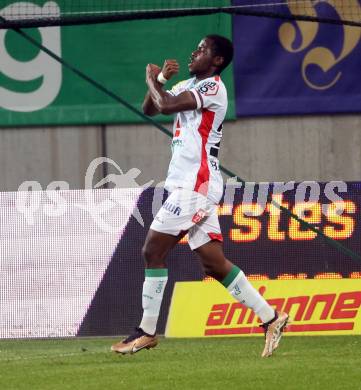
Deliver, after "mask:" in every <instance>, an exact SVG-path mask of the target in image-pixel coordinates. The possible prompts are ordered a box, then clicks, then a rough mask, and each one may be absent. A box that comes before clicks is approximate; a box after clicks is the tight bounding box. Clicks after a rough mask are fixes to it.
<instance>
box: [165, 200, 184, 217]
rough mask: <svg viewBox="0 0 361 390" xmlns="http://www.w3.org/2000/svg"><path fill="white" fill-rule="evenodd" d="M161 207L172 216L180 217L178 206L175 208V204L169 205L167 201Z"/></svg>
mask: <svg viewBox="0 0 361 390" xmlns="http://www.w3.org/2000/svg"><path fill="white" fill-rule="evenodd" d="M162 207H163V208H164V209H165V210H167V211H169V212H170V213H173V214H174V215H180V213H181V211H182V209H181V208H180V207H179V206H176V205H175V204H173V203H170V202H168V201H165V202H164V204H163V206H162Z"/></svg>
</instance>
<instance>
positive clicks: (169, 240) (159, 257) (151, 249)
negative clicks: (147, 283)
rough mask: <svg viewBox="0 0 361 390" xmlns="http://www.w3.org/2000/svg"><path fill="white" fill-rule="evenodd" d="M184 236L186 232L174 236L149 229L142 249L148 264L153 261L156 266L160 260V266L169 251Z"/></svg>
mask: <svg viewBox="0 0 361 390" xmlns="http://www.w3.org/2000/svg"><path fill="white" fill-rule="evenodd" d="M183 236H184V233H180V234H178V235H177V236H174V235H171V234H167V233H161V232H157V231H155V230H152V229H149V231H148V233H147V236H146V238H145V242H144V246H143V249H142V254H143V257H144V259H145V260H146V262H147V264H148V263H149V262H152V264H153V266H156V265H157V262H159V264H158V265H159V266H161V265H163V264H164V259H165V258H166V256H167V255H168V253H169V251H170V250H171V249H173V248H174V246H175V245H176V244H177V242H178V241H179V240H180V239H181V238H182V237H183ZM148 265H149V264H148Z"/></svg>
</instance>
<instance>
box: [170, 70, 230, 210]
mask: <svg viewBox="0 0 361 390" xmlns="http://www.w3.org/2000/svg"><path fill="white" fill-rule="evenodd" d="M184 91H190V92H192V93H193V95H194V97H195V99H196V101H197V108H196V109H195V110H190V111H183V112H179V113H177V114H176V115H175V118H174V124H173V140H172V159H171V162H170V164H169V169H168V175H167V180H166V182H165V188H166V189H167V190H168V191H169V192H172V191H173V190H174V189H176V188H186V189H190V190H193V191H196V192H199V193H201V194H203V195H204V196H206V197H207V198H208V199H209V200H210V201H212V202H214V203H219V201H220V199H221V197H222V194H223V180H222V175H221V172H220V170H219V163H218V151H219V147H220V141H221V138H222V123H223V121H224V117H225V115H226V112H227V105H228V99H227V90H226V87H225V86H224V84H223V82H222V80H221V78H220V77H219V76H212V77H209V78H207V79H204V80H201V81H198V82H197V80H196V78H195V77H194V78H191V79H188V80H185V81H181V82H180V83H178V84H176V85H175V86H174V87H173V88H172V90H170V91H167V92H168V93H170V94H171V95H173V96H177V95H179V94H180V93H182V92H184Z"/></svg>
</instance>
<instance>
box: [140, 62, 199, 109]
mask: <svg viewBox="0 0 361 390" xmlns="http://www.w3.org/2000/svg"><path fill="white" fill-rule="evenodd" d="M163 69H164V67H163ZM163 74H164V72H163ZM157 76H158V74H157V73H156V69H155V68H154V66H153V65H152V64H148V65H147V68H146V83H147V85H148V92H149V96H150V98H151V100H152V102H153V105H154V107H155V108H156V110H157V111H158V112H160V113H162V114H166V115H168V114H174V113H176V112H180V111H188V110H194V109H196V108H197V101H196V98H195V96H194V95H193V93H192V92H189V91H186V92H182V93H180V94H179V95H177V96H172V95H171V94H169V93H167V92H165V91H164V90H163V88H162V84H160V83H159V82H158V80H157ZM164 76H165V77H166V78H167V76H166V74H164Z"/></svg>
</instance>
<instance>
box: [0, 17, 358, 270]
mask: <svg viewBox="0 0 361 390" xmlns="http://www.w3.org/2000/svg"><path fill="white" fill-rule="evenodd" d="M2 19H3V17H2V16H0V21H1V20H2ZM13 30H14V31H15V32H16V33H17V34H19V35H21V36H22V37H23V38H25V39H26V40H27V41H28V42H30V43H31V44H32V45H34V46H36V47H37V48H39V49H40V50H42V51H44V52H45V53H46V54H48V55H49V56H50V57H52V58H53V59H54V60H56V61H58V62H59V63H61V64H62V65H63V66H65V67H66V68H67V69H69V70H70V71H72V72H73V73H75V74H76V75H78V76H79V77H80V78H82V79H83V80H85V81H87V82H88V83H90V84H91V85H93V86H94V87H95V88H97V89H98V90H100V91H102V92H103V93H105V94H106V95H108V96H110V97H111V98H113V99H114V100H115V101H117V102H118V103H120V104H122V105H123V106H125V107H126V108H128V109H129V110H130V111H132V112H133V113H134V114H136V115H138V116H139V117H141V118H142V119H143V120H144V121H146V122H148V123H150V124H151V125H153V126H155V127H156V128H157V129H159V130H160V131H161V132H162V133H164V134H166V135H167V136H168V137H170V138H173V134H172V132H170V131H169V130H168V129H167V128H165V127H164V126H162V125H161V124H160V123H158V122H157V121H155V120H154V119H152V118H150V117H148V116H146V115H144V114H143V113H142V112H141V111H139V110H138V109H136V108H135V107H133V106H132V105H131V104H129V103H128V102H127V101H125V100H124V99H123V98H121V97H120V96H119V95H117V94H116V93H114V92H112V91H111V90H109V89H108V88H106V87H105V86H104V85H102V84H101V83H99V82H98V81H96V80H94V79H93V78H91V77H90V76H88V75H86V74H85V73H83V72H82V71H81V70H79V69H77V68H76V67H75V66H73V65H72V64H70V63H68V62H66V61H64V60H63V59H62V58H60V57H59V56H57V55H56V54H55V53H54V52H52V51H51V50H49V49H48V48H47V47H45V46H43V45H42V44H41V43H39V42H38V41H37V40H36V39H34V38H32V37H31V36H29V35H28V34H27V33H25V32H24V31H22V30H20V29H18V28H14V29H13ZM219 168H220V170H221V171H222V172H223V173H225V174H226V175H227V176H229V177H232V178H235V179H236V181H237V182H240V183H242V184H243V185H245V184H246V181H245V180H243V179H242V178H241V177H239V176H238V175H236V174H235V173H234V172H232V171H231V170H229V169H228V168H226V167H224V166H222V165H220V166H219ZM271 203H272V205H273V206H275V207H277V208H278V209H279V210H281V211H283V212H284V213H286V214H287V215H288V216H289V217H291V218H293V219H295V220H296V221H297V222H299V223H300V225H301V226H302V227H304V228H307V229H310V230H312V231H313V232H315V233H316V234H317V236H318V237H321V238H323V239H324V240H325V242H326V243H328V244H330V245H331V246H333V247H334V248H336V249H337V250H339V251H340V252H342V253H344V254H345V255H347V256H349V257H350V258H352V259H353V260H355V261H357V262H360V263H361V256H360V255H359V254H358V253H357V252H355V251H353V250H351V249H349V248H347V247H346V246H344V245H343V244H341V243H340V242H338V241H336V240H334V239H333V238H331V237H328V236H326V235H325V234H324V233H323V232H322V231H321V230H319V229H317V228H316V227H314V226H313V225H311V224H309V223H308V222H306V221H304V220H303V219H302V218H300V217H299V216H298V215H296V214H294V213H292V212H291V211H290V210H288V209H287V208H286V207H284V206H282V205H281V204H279V203H278V202H276V201H275V200H274V199H271Z"/></svg>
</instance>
